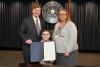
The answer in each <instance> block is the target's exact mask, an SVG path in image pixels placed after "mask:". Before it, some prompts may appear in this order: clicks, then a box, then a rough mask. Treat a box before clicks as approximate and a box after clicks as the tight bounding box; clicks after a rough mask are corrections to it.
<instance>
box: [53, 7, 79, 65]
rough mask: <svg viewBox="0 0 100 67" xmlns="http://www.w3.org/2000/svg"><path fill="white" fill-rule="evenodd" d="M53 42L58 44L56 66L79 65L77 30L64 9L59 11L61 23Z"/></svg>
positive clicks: (57, 25) (59, 22) (56, 26)
mask: <svg viewBox="0 0 100 67" xmlns="http://www.w3.org/2000/svg"><path fill="white" fill-rule="evenodd" d="M53 40H54V41H55V43H56V52H57V58H56V64H67V65H73V66H74V65H77V64H78V63H77V58H78V45H77V28H76V26H75V24H74V23H73V22H72V21H71V20H70V19H69V17H68V16H67V12H66V10H64V9H63V10H60V11H59V21H58V23H57V24H56V25H55V29H54V33H53Z"/></svg>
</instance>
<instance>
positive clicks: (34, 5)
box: [32, 2, 41, 9]
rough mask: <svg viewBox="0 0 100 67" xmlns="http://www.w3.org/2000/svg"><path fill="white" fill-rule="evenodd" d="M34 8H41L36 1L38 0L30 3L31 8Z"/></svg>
mask: <svg viewBox="0 0 100 67" xmlns="http://www.w3.org/2000/svg"><path fill="white" fill-rule="evenodd" d="M35 8H41V5H40V3H38V2H34V3H32V9H35Z"/></svg>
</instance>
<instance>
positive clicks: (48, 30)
mask: <svg viewBox="0 0 100 67" xmlns="http://www.w3.org/2000/svg"><path fill="white" fill-rule="evenodd" d="M45 31H48V32H49V34H50V35H51V37H50V40H52V32H51V31H50V30H48V29H44V30H42V32H41V35H42V34H43V32H45Z"/></svg>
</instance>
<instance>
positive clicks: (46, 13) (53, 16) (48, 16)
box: [42, 1, 63, 23]
mask: <svg viewBox="0 0 100 67" xmlns="http://www.w3.org/2000/svg"><path fill="white" fill-rule="evenodd" d="M60 9H63V8H62V6H61V5H60V4H59V3H58V2H56V1H50V2H48V3H46V4H45V5H44V7H43V9H42V16H43V19H44V20H46V21H47V22H49V23H56V22H57V20H58V11H59V10H60Z"/></svg>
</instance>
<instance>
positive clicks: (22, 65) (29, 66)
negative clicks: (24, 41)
mask: <svg viewBox="0 0 100 67" xmlns="http://www.w3.org/2000/svg"><path fill="white" fill-rule="evenodd" d="M18 67H96V66H69V65H41V64H33V63H29V64H28V63H19V65H18Z"/></svg>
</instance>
